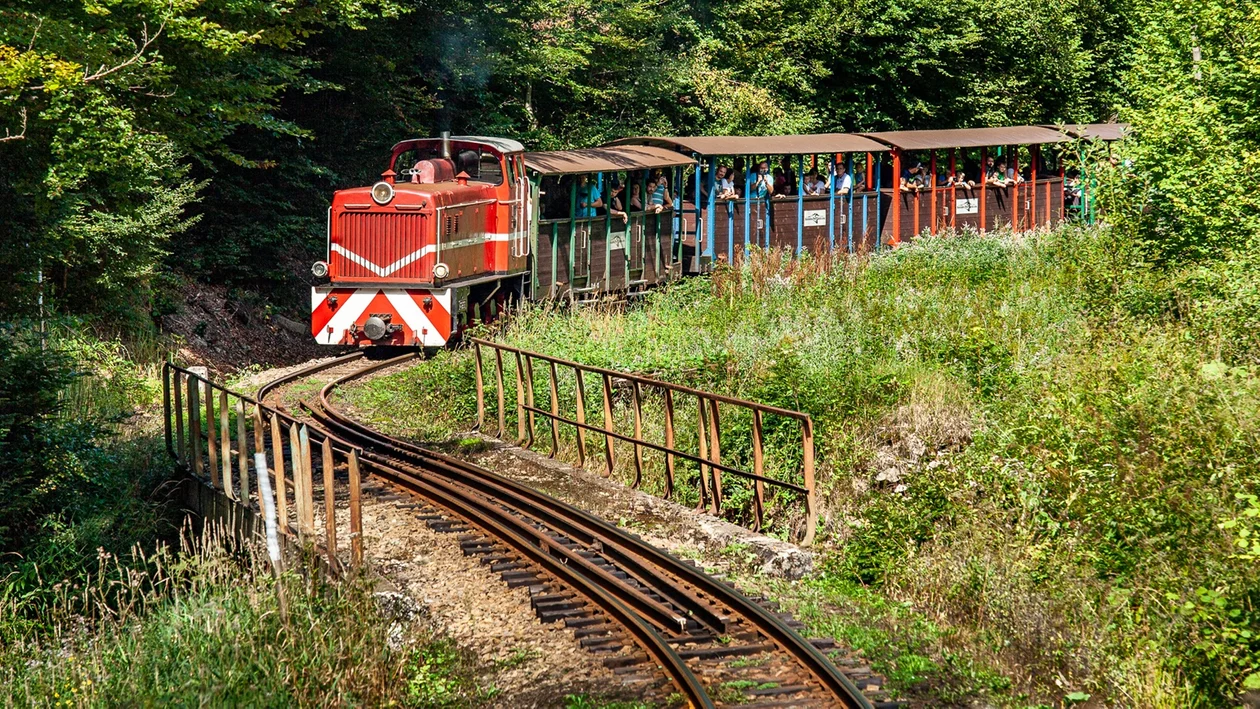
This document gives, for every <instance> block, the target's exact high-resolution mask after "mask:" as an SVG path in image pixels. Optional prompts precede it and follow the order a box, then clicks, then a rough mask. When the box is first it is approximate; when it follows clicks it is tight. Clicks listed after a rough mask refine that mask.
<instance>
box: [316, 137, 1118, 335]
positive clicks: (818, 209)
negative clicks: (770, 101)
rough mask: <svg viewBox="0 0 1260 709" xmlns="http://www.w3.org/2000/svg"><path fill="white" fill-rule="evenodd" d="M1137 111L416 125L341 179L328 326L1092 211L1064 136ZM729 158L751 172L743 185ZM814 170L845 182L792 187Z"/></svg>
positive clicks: (319, 317) (1076, 141) (435, 331)
mask: <svg viewBox="0 0 1260 709" xmlns="http://www.w3.org/2000/svg"><path fill="white" fill-rule="evenodd" d="M1125 128H1126V127H1125V126H1124V125H1123V124H1116V123H1095V124H1080V125H1071V126H1063V125H1055V126H1050V125H1043V126H1009V127H996V128H969V129H954V130H934V131H896V132H885V133H865V134H846V133H828V134H817V135H794V136H699V137H656V136H644V137H635V138H626V139H622V140H619V141H615V142H613V143H609V144H607V145H604V146H600V147H596V148H586V149H578V150H562V151H546V152H527V151H526V150H525V147H524V146H523V145H521V144H520V143H519V142H517V141H515V140H511V139H507V138H497V137H486V136H451V135H450V134H448V133H443V134H441V135H440V136H439V137H436V138H420V139H411V140H404V141H402V142H400V143H398V144H396V145H394V146H393V148H392V150H391V152H390V156H389V160H388V162H387V164H386V169H385V170H384V172H382V173H381V176H380V180H379V181H377V182H376V183H374V184H372V185H370V186H364V187H354V188H349V189H343V190H338V191H337V192H336V193H335V194H334V195H333V199H332V203H331V205H330V206H329V208H328V217H327V243H326V254H325V258H324V259H322V260H320V261H317V262H315V263H314V264H313V266H312V269H311V270H312V273H313V275H314V276H315V278H316V279H317V284H316V285H314V286H312V288H311V334H312V336H313V337H314V338H315V340H316V342H318V343H319V344H323V345H335V346H353V347H385V346H402V347H420V348H426V349H427V348H440V347H443V346H446V345H447V344H449V343H451V342H453V341H455V340H457V339H458V338H459V336H460V334H461V333H462V332H463V331H464V329H465V328H467V327H468V326H469V325H470V324H472V323H475V322H483V321H490V320H493V319H494V318H496V317H498V316H499V315H500V314H501V313H502V312H504V310H505V309H506V308H508V307H510V306H511V305H512V303H514V302H517V301H519V300H537V299H551V300H561V301H565V302H570V303H585V302H595V301H600V300H605V299H609V298H618V299H633V298H635V297H638V296H640V295H642V294H643V293H646V292H648V291H649V290H650V289H651V288H653V287H656V286H659V285H662V284H665V283H669V282H671V281H675V280H678V279H680V278H683V277H685V276H688V275H693V274H699V273H704V272H707V271H708V270H711V269H712V268H713V267H714V266H715V265H716V264H719V263H722V262H727V263H732V262H735V261H737V260H739V259H740V258H741V257H742V255H743V254H746V253H747V251H748V249H750V248H754V247H761V248H786V249H790V250H793V251H794V252H796V253H798V254H799V253H801V252H803V251H807V250H808V251H813V252H820V251H826V250H843V251H847V252H850V253H852V252H858V251H870V250H878V249H881V248H887V247H893V246H896V245H898V244H900V243H902V242H903V241H905V240H908V239H911V238H914V237H915V236H917V235H918V234H921V233H924V232H930V233H935V232H937V231H939V230H941V229H946V228H962V227H972V228H976V229H978V230H980V231H985V230H989V229H994V228H998V227H1002V226H1009V227H1010V228H1013V229H1016V230H1027V229H1035V228H1039V227H1044V226H1047V225H1051V224H1054V223H1056V222H1058V221H1061V220H1063V219H1066V218H1069V217H1071V216H1072V215H1073V210H1076V212H1075V213H1076V214H1079V215H1081V216H1082V217H1083V218H1089V217H1090V216H1092V212H1091V210H1090V207H1089V204H1090V201H1091V200H1090V198H1089V194H1088V184H1089V180H1088V177H1087V176H1082V175H1079V174H1078V175H1075V176H1073V175H1070V174H1069V173H1068V171H1067V169H1066V164H1067V159H1066V155H1065V150H1064V146H1067V145H1080V144H1082V143H1086V142H1095V141H1099V142H1102V143H1106V144H1107V145H1110V143H1111V142H1112V141H1115V140H1119V139H1121V138H1122V136H1123V134H1124V131H1125ZM1046 145H1050V146H1052V148H1057V149H1051V150H1043V149H1042V148H1043V146H1046ZM997 160H1000V161H1001V163H998V164H999V165H1005V166H1006V168H1005V169H1006V170H1007V173H1008V174H1010V175H1011V179H1010V180H1009V183H1007V184H1002V185H1000V186H999V185H995V184H989V180H987V179H986V175H987V174H988V171H989V170H991V169H992V167H993V165H994V164H995V161H997ZM771 162H773V163H774V164H775V166H776V167H777V168H778V173H777V174H775V175H774V179H775V180H778V181H781V182H782V184H784V185H787V186H788V187H787V188H786V189H780V190H779V193H778V194H774V190H773V188H767V187H766V186H763V184H764V183H768V182H769V180H770V178H769V177H768V175H770V168H769V163H771ZM719 173H723V174H724V175H730V174H733V175H734V180H733V182H734V184H735V186H736V188H735V189H734V190H730V189H727V190H726V191H725V193H724V192H723V191H722V190H723V185H725V184H728V183H730V182H731V180H730V178H727V177H724V178H722V179H725V180H727V182H721V181H720V179H719V178H718V174H719ZM925 174H926V175H930V178H928V179H927V180H924V179H922V176H923V175H925ZM807 175H809V176H811V178H813V179H819V180H820V181H821V179H822V178H814V177H813V176H815V175H824V176H825V181H826V182H827V183H828V184H827V186H826V189H824V190H822V191H821V192H822V193H820V194H806V192H807V191H808V190H806V189H802V188H801V187H800V186H799V185H796V188H795V189H791V186H790V185H791V182H795V181H798V180H804V179H805V178H806V176H807ZM907 176H909V178H910V182H907ZM946 177H948V179H945V178H946Z"/></svg>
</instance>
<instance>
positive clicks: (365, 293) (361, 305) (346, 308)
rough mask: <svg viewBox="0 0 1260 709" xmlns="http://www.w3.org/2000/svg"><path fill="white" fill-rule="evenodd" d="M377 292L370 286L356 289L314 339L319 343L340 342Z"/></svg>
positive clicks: (334, 343) (335, 343)
mask: <svg viewBox="0 0 1260 709" xmlns="http://www.w3.org/2000/svg"><path fill="white" fill-rule="evenodd" d="M377 292H378V291H376V290H375V289H372V288H361V289H359V290H356V291H355V292H354V294H353V295H351V296H350V297H349V298H346V303H345V305H342V306H341V308H340V309H339V310H337V312H336V313H335V314H333V316H332V319H331V320H329V321H328V324H327V325H325V326H324V329H323V330H322V331H321V332H320V333H319V334H318V335H316V336H315V341H316V342H318V343H319V344H321V345H337V344H340V343H341V340H342V338H343V337H345V335H346V330H347V329H348V328H349V327H350V326H351V325H353V324H354V323H355V321H356V320H358V319H359V316H360V315H362V314H363V311H364V310H367V307H368V304H369V303H371V302H372V299H373V298H375V297H376V294H377ZM329 330H331V332H330V331H329Z"/></svg>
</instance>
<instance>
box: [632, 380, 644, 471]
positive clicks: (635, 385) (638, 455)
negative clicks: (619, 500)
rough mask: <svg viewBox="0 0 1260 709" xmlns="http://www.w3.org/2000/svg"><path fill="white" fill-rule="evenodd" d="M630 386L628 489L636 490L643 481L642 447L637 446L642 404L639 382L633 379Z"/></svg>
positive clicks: (641, 430) (641, 437)
mask: <svg viewBox="0 0 1260 709" xmlns="http://www.w3.org/2000/svg"><path fill="white" fill-rule="evenodd" d="M630 384H631V392H632V393H633V394H634V482H633V483H631V484H630V487H631V488H633V489H635V490H637V489H639V483H641V482H642V481H643V446H640V445H639V441H641V440H643V403H642V396H641V395H640V393H639V381H638V380H637V379H635V380H633V381H631V382H630Z"/></svg>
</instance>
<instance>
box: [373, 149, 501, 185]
mask: <svg viewBox="0 0 1260 709" xmlns="http://www.w3.org/2000/svg"><path fill="white" fill-rule="evenodd" d="M440 159H442V146H441V144H436V143H435V144H429V145H425V144H419V145H412V146H409V147H407V149H405V150H403V151H402V152H401V153H399V154H398V157H397V158H396V159H395V160H394V164H393V165H392V166H391V169H392V170H393V171H394V173H395V174H397V176H398V177H397V179H398V181H399V182H407V181H411V178H412V176H413V175H414V174H415V173H416V168H417V164H418V163H420V162H422V161H425V160H440ZM451 163H452V166H453V167H454V173H453V174H456V175H458V174H459V173H461V172H464V173H467V174H468V179H469V180H471V181H473V182H483V183H485V184H489V185H501V184H503V164H502V162H501V158H500V157H499V156H498V155H497V154H495V153H492V152H486V151H482V150H480V149H477V150H471V149H470V150H457V151H456V152H455V154H454V155H453V156H452V159H451Z"/></svg>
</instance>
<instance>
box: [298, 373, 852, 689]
mask: <svg viewBox="0 0 1260 709" xmlns="http://www.w3.org/2000/svg"><path fill="white" fill-rule="evenodd" d="M389 363H390V362H389V361H387V362H382V363H376V364H372V365H368V366H367V367H363V368H360V369H357V370H355V371H354V372H351V373H349V374H347V375H344V376H342V377H338V378H336V379H334V380H333V381H331V382H329V383H328V384H327V385H325V386H324V388H323V389H322V390H321V392H320V407H321V409H322V410H323V411H324V412H325V413H326V414H328V415H329V417H330V418H333V419H334V420H336V421H338V423H339V424H341V427H344V428H345V430H347V431H353V432H356V433H357V434H358V435H359V436H361V437H363V438H367V439H375V440H376V441H378V442H379V443H378V445H380V444H383V445H384V446H385V447H387V448H388V449H389V452H390V453H392V454H395V455H396V454H398V453H399V452H403V453H405V454H406V458H407V459H408V460H409V461H410V462H413V463H415V464H417V465H418V466H420V467H430V468H435V467H436V468H440V469H443V470H446V471H449V472H450V474H453V475H457V476H459V479H460V482H464V483H466V484H467V483H474V482H476V483H479V484H493V485H494V486H496V487H500V488H503V489H506V490H508V491H510V492H511V494H512V495H513V496H514V497H516V498H518V499H524V500H528V501H530V502H532V503H533V504H532V505H531V506H532V507H533V508H534V509H539V508H541V509H545V510H549V511H550V513H551V514H550V516H551V517H553V518H558V519H563V520H565V521H567V524H568V526H570V527H578V528H584V529H586V530H588V533H589V534H591V535H593V536H598V538H599V540H600V541H601V543H602V545H603V549H604V551H605V552H606V553H608V552H613V553H616V552H617V551H620V552H621V554H623V555H625V556H630V557H633V556H637V557H640V558H642V559H644V560H646V561H647V562H648V563H650V564H653V565H655V566H657V567H658V568H660V569H663V570H666V571H668V572H669V573H670V574H672V575H674V576H676V577H678V578H679V579H681V580H682V581H684V582H685V583H688V584H690V585H692V586H693V587H694V588H696V589H698V590H699V591H700V592H701V593H703V594H705V595H707V596H709V597H710V598H713V599H716V600H718V601H719V602H720V603H722V604H724V605H725V606H726V607H727V608H730V609H731V610H732V611H734V612H736V613H738V614H740V615H741V616H743V617H744V618H746V619H747V620H748V621H749V622H750V623H751V624H752V626H753V627H755V628H756V629H757V630H759V631H760V632H762V633H764V634H765V635H766V637H768V638H770V639H771V640H772V641H773V642H774V643H775V644H776V645H778V646H779V648H780V649H782V650H783V651H784V652H786V653H787V654H789V655H791V656H792V657H793V658H795V659H796V660H797V661H798V662H799V663H800V664H801V665H802V666H804V667H805V669H807V670H808V671H809V672H810V674H812V675H813V676H814V678H815V679H816V680H817V681H818V683H819V684H820V685H821V686H822V687H823V688H825V689H826V690H827V691H828V692H829V693H831V695H832V696H833V697H834V698H835V699H836V700H837V701H838V702H839V703H840V704H839V706H844V707H853V708H861V709H870V707H871V706H872V705H871V703H870V701H869V700H868V699H867V698H866V697H865V696H864V695H863V694H862V692H861V691H860V690H858V688H857V687H856V686H854V684H853V683H852V681H850V680H849V678H848V677H845V676H844V674H843V673H841V672H840V670H839V669H838V668H837V667H836V666H835V665H834V664H833V663H832V662H831V661H830V660H828V659H827V657H826V655H824V654H823V653H822V651H821V650H819V649H818V648H816V647H814V646H813V645H812V644H811V643H810V642H809V641H808V640H806V639H805V638H803V637H802V636H801V635H800V634H799V633H797V632H796V631H795V630H793V629H792V628H790V627H788V625H787V624H786V623H784V622H783V621H782V620H781V619H780V618H778V617H776V616H774V615H773V614H771V613H770V612H769V611H767V610H766V609H765V608H762V607H761V606H760V605H758V604H756V603H754V602H753V601H751V600H750V599H748V598H747V597H746V596H744V595H743V594H742V593H740V592H738V591H736V590H735V589H733V588H731V587H729V586H727V585H726V584H724V583H722V582H721V581H718V580H717V579H714V578H713V577H711V576H709V575H708V574H705V573H704V572H703V571H701V570H699V569H696V568H694V567H692V566H690V565H688V564H685V563H683V562H681V561H680V560H679V559H677V558H676V557H674V556H672V555H670V554H668V553H666V552H664V551H662V550H660V549H657V548H656V547H654V546H652V545H651V544H648V543H647V542H644V541H642V540H641V539H638V538H635V537H633V536H630V535H629V534H627V533H625V532H624V531H623V530H621V529H618V528H617V527H614V526H613V525H611V524H609V523H608V522H605V521H604V520H602V519H600V518H598V517H596V516H594V515H591V514H589V513H587V512H585V511H583V510H580V509H578V508H576V507H574V506H572V505H569V504H567V503H565V502H562V501H560V500H557V499H555V498H552V497H550V496H547V495H544V494H543V493H540V492H538V491H536V490H534V489H532V488H530V487H528V486H525V485H523V484H521V483H518V482H517V481H515V480H511V479H509V478H506V477H503V476H500V475H497V474H495V473H492V472H490V471H488V470H485V469H483V468H480V467H479V466H476V465H473V464H471V463H468V462H467V461H463V460H460V459H457V458H453V457H450V456H446V455H444V454H441V453H438V452H436V451H431V450H428V449H425V448H422V447H420V446H417V445H415V444H412V443H409V442H407V441H402V440H399V439H396V438H393V437H391V436H387V435H384V434H382V433H380V432H377V431H375V430H373V429H371V428H369V427H367V426H365V425H363V424H361V423H359V422H357V421H355V420H353V419H351V418H349V417H347V416H345V415H344V414H342V413H341V412H339V411H338V410H337V409H336V407H334V406H332V405H331V403H330V402H329V401H328V395H329V394H330V393H331V392H332V390H333V389H335V388H337V387H339V386H341V385H343V384H346V383H348V382H351V381H354V380H356V379H359V378H362V377H364V376H367V375H368V374H371V373H372V372H374V371H377V370H378V369H381V368H383V367H385V366H388V364H389ZM657 590H658V591H659V590H661V589H657Z"/></svg>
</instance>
